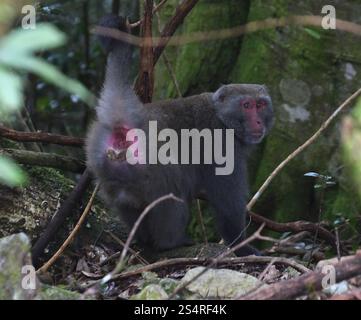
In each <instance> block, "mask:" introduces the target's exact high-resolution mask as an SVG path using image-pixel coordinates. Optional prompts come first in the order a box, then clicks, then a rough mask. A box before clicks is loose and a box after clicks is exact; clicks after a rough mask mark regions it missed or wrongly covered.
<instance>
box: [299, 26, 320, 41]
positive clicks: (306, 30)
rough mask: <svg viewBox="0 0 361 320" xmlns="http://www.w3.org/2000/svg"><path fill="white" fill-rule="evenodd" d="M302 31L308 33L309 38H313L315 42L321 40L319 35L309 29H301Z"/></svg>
mask: <svg viewBox="0 0 361 320" xmlns="http://www.w3.org/2000/svg"><path fill="white" fill-rule="evenodd" d="M303 30H305V32H306V33H308V34H309V35H310V36H311V37H313V38H315V39H317V40H320V39H321V35H320V34H319V33H318V32H317V31H315V30H312V29H309V28H303Z"/></svg>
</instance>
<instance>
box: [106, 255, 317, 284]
mask: <svg viewBox="0 0 361 320" xmlns="http://www.w3.org/2000/svg"><path fill="white" fill-rule="evenodd" d="M271 261H273V263H274V264H280V265H282V264H284V265H287V266H290V267H292V268H294V269H296V270H297V271H299V272H301V273H307V272H310V271H311V270H310V269H308V268H306V267H305V266H304V265H302V264H300V263H298V262H296V261H295V260H294V259H287V258H283V257H267V256H247V257H235V258H225V259H222V260H221V261H217V262H216V265H217V267H219V266H229V265H238V264H244V263H247V264H252V263H257V264H260V263H269V262H271ZM213 262H214V258H204V259H199V258H174V259H168V260H162V261H158V262H155V263H152V264H149V265H146V266H144V267H140V268H139V269H136V270H132V271H128V272H123V273H120V274H117V275H115V276H114V277H113V278H112V280H113V281H116V280H124V279H126V278H129V277H134V276H137V275H139V274H142V273H143V272H148V271H153V270H161V269H164V268H170V267H175V266H187V267H188V266H194V265H196V266H206V265H209V264H211V263H213Z"/></svg>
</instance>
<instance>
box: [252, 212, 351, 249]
mask: <svg viewBox="0 0 361 320" xmlns="http://www.w3.org/2000/svg"><path fill="white" fill-rule="evenodd" d="M249 216H250V217H251V219H252V221H253V222H256V223H260V224H261V223H264V224H265V225H266V228H268V229H271V230H273V231H277V232H288V231H292V232H301V231H310V232H312V233H315V232H316V231H317V230H318V234H319V236H320V237H322V238H323V239H325V240H326V241H327V242H328V243H329V244H330V245H332V246H333V247H334V248H336V238H335V236H334V235H333V234H332V233H331V232H330V231H328V230H326V229H325V228H323V227H318V226H317V225H316V224H314V223H312V222H309V221H292V222H283V223H281V222H276V221H273V220H271V219H268V218H265V217H263V216H262V215H259V214H257V213H254V212H252V211H251V212H249ZM345 251H346V250H345Z"/></svg>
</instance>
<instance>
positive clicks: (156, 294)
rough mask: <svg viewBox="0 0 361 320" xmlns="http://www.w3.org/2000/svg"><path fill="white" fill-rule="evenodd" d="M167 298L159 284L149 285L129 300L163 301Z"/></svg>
mask: <svg viewBox="0 0 361 320" xmlns="http://www.w3.org/2000/svg"><path fill="white" fill-rule="evenodd" d="M167 298H168V295H167V293H166V292H165V291H164V289H163V288H162V287H161V286H160V285H159V284H150V285H148V286H146V287H145V288H144V289H143V290H142V291H141V292H139V293H138V294H136V295H134V296H132V297H131V298H130V299H131V300H165V299H167Z"/></svg>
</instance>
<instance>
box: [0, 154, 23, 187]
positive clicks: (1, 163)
mask: <svg viewBox="0 0 361 320" xmlns="http://www.w3.org/2000/svg"><path fill="white" fill-rule="evenodd" d="M26 180H27V177H26V174H25V173H24V172H23V171H22V170H21V169H20V167H19V166H17V165H16V164H15V162H13V161H12V160H10V159H8V158H5V157H1V156H0V183H4V184H6V185H8V186H10V187H15V186H19V185H21V184H23V183H25V182H26Z"/></svg>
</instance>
